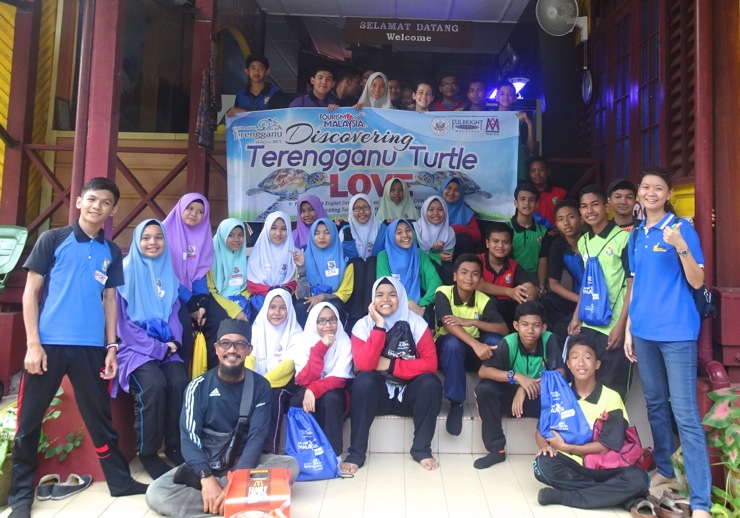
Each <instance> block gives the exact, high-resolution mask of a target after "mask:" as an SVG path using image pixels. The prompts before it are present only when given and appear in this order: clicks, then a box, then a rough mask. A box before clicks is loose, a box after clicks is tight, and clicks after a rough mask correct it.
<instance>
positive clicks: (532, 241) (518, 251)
mask: <svg viewBox="0 0 740 518" xmlns="http://www.w3.org/2000/svg"><path fill="white" fill-rule="evenodd" d="M506 223H507V225H509V226H510V227H511V229H512V230H513V231H514V238H513V239H512V241H511V256H512V257H513V258H514V260H516V262H518V263H519V264H521V265H522V268H524V269H525V270H526V271H527V272H529V273H534V274H536V273H537V266H538V265H539V260H540V257H542V254H541V253H540V252H541V249H542V240H543V239H544V237H545V235H546V234H547V229H546V228H545V227H543V226H542V225H540V224H539V223H536V222H535V221H534V220H532V226H531V227H523V226H521V225H520V224H519V223H518V222H517V220H516V216H512V218H511V219H510V220H509V221H507V222H506Z"/></svg>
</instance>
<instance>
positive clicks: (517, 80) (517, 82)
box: [509, 77, 529, 97]
mask: <svg viewBox="0 0 740 518" xmlns="http://www.w3.org/2000/svg"><path fill="white" fill-rule="evenodd" d="M509 82H510V83H511V84H513V85H514V88H515V89H516V93H517V95H519V92H520V91H521V89H522V88H524V87H525V86H527V83H529V78H528V77H510V78H509ZM520 97H521V96H520Z"/></svg>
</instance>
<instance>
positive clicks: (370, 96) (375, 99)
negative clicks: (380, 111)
mask: <svg viewBox="0 0 740 518" xmlns="http://www.w3.org/2000/svg"><path fill="white" fill-rule="evenodd" d="M355 108H357V109H358V110H361V109H362V108H387V109H393V103H391V92H390V90H389V88H388V78H387V77H385V74H384V73H383V72H375V73H373V74H372V75H371V76H370V77H369V78H368V79H367V83H365V88H363V90H362V94H361V95H360V99H359V101H357V104H355Z"/></svg>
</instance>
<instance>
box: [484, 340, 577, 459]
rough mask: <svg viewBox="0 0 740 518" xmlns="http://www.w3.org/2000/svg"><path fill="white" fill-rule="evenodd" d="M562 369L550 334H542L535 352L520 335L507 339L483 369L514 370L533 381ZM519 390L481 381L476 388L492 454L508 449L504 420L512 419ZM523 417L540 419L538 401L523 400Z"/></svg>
mask: <svg viewBox="0 0 740 518" xmlns="http://www.w3.org/2000/svg"><path fill="white" fill-rule="evenodd" d="M563 365H564V364H563V358H562V355H561V350H560V343H559V342H558V339H557V337H556V336H555V335H554V334H553V333H550V332H547V331H545V332H544V333H543V334H542V336H541V337H540V339H539V340H538V342H537V346H536V347H535V350H534V351H533V352H529V351H527V350H526V349H525V348H524V346H523V345H522V343H521V340H520V339H519V335H518V334H517V333H512V334H510V335H507V336H506V337H504V339H503V340H501V342H499V344H498V347H497V348H496V349H495V350H494V352H493V356H491V357H490V358H489V359H487V360H485V361H484V362H483V367H493V368H496V369H499V370H502V371H504V372H508V371H509V370H513V371H514V372H516V373H520V374H524V375H525V376H528V377H530V378H533V379H538V378H541V377H542V372H543V371H544V370H555V369H562V368H563ZM518 388H519V385H518V384H512V383H501V382H498V381H493V380H491V379H482V380H481V381H480V382H479V383H478V386H477V387H476V388H475V398H476V402H477V404H478V413H479V414H480V418H481V431H482V435H483V445H484V446H485V447H486V450H488V451H489V452H498V451H501V450H503V449H504V448H505V447H506V436H505V435H504V430H503V428H502V427H501V420H502V418H503V416H505V415H509V416H510V415H511V404H512V402H513V400H514V395H515V394H516V391H517V390H518ZM523 415H524V416H525V417H539V415H540V398H539V397H537V398H536V399H529V398H526V399H525V400H524V407H523Z"/></svg>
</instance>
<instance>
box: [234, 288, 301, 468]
mask: <svg viewBox="0 0 740 518" xmlns="http://www.w3.org/2000/svg"><path fill="white" fill-rule="evenodd" d="M277 297H280V298H282V299H283V302H284V303H285V308H286V310H287V313H288V314H287V317H286V319H285V321H284V322H283V323H282V324H280V325H279V326H274V325H273V324H272V323H271V322H270V321H269V320H268V319H267V308H268V307H269V306H270V302H271V301H272V300H273V299H274V298H277ZM302 333H303V329H302V328H301V326H299V325H298V322H297V320H296V315H295V310H294V309H293V304H292V301H291V296H290V293H289V292H288V291H287V290H285V289H283V288H277V289H274V290H272V291H270V292H269V293H268V294H267V296H266V297H265V300H264V305H263V306H262V309H260V312H259V313H258V314H257V316H256V318H255V319H254V324H253V325H252V347H253V349H252V354H250V355H249V356H247V358H246V360H245V362H244V365H245V366H246V367H247V368H248V369H250V370H253V371H254V372H256V373H257V374H259V375H261V376H264V377H265V379H267V381H269V382H270V386H271V387H272V398H273V405H272V413H271V418H270V429H269V433H268V434H267V438H266V439H265V444H264V451H266V452H271V453H275V452H276V451H277V449H278V446H279V445H280V427H281V426H282V421H283V415H284V414H285V412H286V411H287V409H288V405H289V402H290V398H291V397H292V396H293V394H294V393H295V390H296V384H295V381H294V380H293V377H294V374H295V362H294V361H293V348H294V346H295V345H296V344H297V343H298V339H299V337H300V336H301V334H302Z"/></svg>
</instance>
